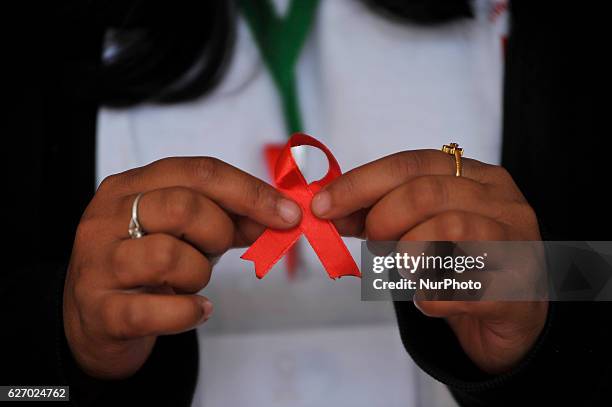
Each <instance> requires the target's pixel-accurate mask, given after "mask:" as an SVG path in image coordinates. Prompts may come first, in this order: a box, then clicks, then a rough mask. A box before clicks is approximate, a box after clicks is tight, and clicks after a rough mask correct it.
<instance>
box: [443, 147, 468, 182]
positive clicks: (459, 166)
mask: <svg viewBox="0 0 612 407" xmlns="http://www.w3.org/2000/svg"><path fill="white" fill-rule="evenodd" d="M442 152H443V153H446V154H450V155H452V156H453V157H455V176H456V177H460V176H461V173H462V172H463V163H462V162H461V156H462V155H463V149H462V148H461V147H459V144H457V143H450V144H444V145H443V146H442Z"/></svg>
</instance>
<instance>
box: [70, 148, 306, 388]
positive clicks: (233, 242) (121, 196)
mask: <svg viewBox="0 0 612 407" xmlns="http://www.w3.org/2000/svg"><path fill="white" fill-rule="evenodd" d="M141 192H142V193H143V195H142V197H141V199H140V203H139V206H138V215H139V216H138V217H139V221H140V223H141V226H142V228H143V229H144V230H145V231H146V232H147V234H146V235H145V236H144V237H142V238H140V239H130V238H129V237H128V232H127V228H128V225H129V221H130V217H131V208H132V204H133V202H134V199H135V198H136V196H137V195H138V194H139V193H141ZM300 216H301V212H300V209H299V207H298V206H297V204H295V203H294V202H293V201H290V200H287V199H285V198H283V196H282V195H281V194H280V193H278V192H277V191H276V190H275V189H274V188H272V187H271V186H269V185H268V184H266V183H264V182H263V181H261V180H259V179H257V178H255V177H252V176H250V175H248V174H246V173H244V172H242V171H240V170H238V169H237V168H234V167H232V166H230V165H228V164H226V163H223V162H221V161H219V160H216V159H214V158H168V159H164V160H160V161H157V162H155V163H152V164H150V165H147V166H146V167H142V168H137V169H133V170H130V171H127V172H124V173H122V174H118V175H114V176H111V177H109V178H107V179H106V180H104V182H103V183H102V185H100V188H99V189H98V191H97V193H96V194H95V196H94V198H93V200H92V201H91V203H90V204H89V206H88V207H87V209H86V211H85V213H84V215H83V217H82V219H81V222H80V224H79V227H78V230H77V233H76V239H75V243H74V247H73V251H72V257H71V261H70V265H69V269H68V275H67V277H66V283H65V288H64V310H63V313H64V327H65V329H64V330H65V334H66V338H67V339H68V344H69V346H70V349H71V351H72V354H73V355H74V357H75V359H76V361H77V363H78V364H79V365H80V366H81V368H82V369H83V370H84V371H85V372H87V373H88V374H90V375H92V376H94V377H99V378H107V379H108V378H110V379H112V378H123V377H127V376H129V375H131V374H133V373H135V372H136V371H137V370H138V369H139V368H140V367H141V366H142V365H143V364H144V362H145V361H146V360H147V358H148V356H149V355H150V353H151V351H152V349H153V346H154V344H155V340H156V337H157V336H159V335H166V334H174V333H179V332H183V331H187V330H190V329H193V328H194V327H196V326H197V325H198V324H201V323H202V322H204V321H206V320H207V319H208V318H209V317H210V315H211V312H212V304H211V303H210V301H209V300H208V299H206V298H205V297H202V296H199V295H197V294H196V293H197V292H199V291H200V290H201V289H202V288H204V287H205V286H206V285H207V284H208V282H209V280H210V276H211V267H212V264H211V263H212V257H216V256H220V255H221V254H222V253H224V252H225V251H226V250H228V249H229V248H231V247H235V246H244V245H248V244H250V243H251V242H252V241H254V240H255V239H256V238H257V237H258V236H259V234H261V232H262V231H263V230H264V228H265V227H272V228H277V229H286V228H290V227H293V226H294V225H295V224H297V223H298V222H299V219H300Z"/></svg>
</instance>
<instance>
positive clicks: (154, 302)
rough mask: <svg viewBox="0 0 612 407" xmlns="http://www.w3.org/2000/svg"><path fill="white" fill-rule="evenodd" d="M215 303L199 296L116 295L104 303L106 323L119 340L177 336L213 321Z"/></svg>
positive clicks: (102, 310)
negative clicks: (213, 305) (208, 320)
mask: <svg viewBox="0 0 612 407" xmlns="http://www.w3.org/2000/svg"><path fill="white" fill-rule="evenodd" d="M212 308H213V307H212V303H211V302H210V301H209V300H208V299H207V298H205V297H201V296H199V295H173V294H170V295H167V294H148V293H126V292H121V293H113V294H111V295H110V296H109V297H108V298H107V300H106V301H103V305H102V309H101V315H102V316H101V318H102V323H103V324H104V326H105V327H106V331H107V332H108V334H109V335H110V336H111V337H113V338H117V339H133V338H142V337H146V336H158V335H167V334H176V333H180V332H184V331H188V330H190V329H192V328H194V327H196V326H197V325H199V324H200V323H202V322H204V321H206V320H207V319H208V318H210V315H211V314H212Z"/></svg>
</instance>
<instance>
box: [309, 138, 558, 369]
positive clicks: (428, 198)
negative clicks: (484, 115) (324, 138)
mask: <svg viewBox="0 0 612 407" xmlns="http://www.w3.org/2000/svg"><path fill="white" fill-rule="evenodd" d="M454 173H455V162H454V157H452V156H450V155H448V154H445V153H442V152H440V151H435V150H420V151H406V152H401V153H397V154H393V155H390V156H387V157H384V158H382V159H379V160H377V161H374V162H371V163H368V164H366V165H363V166H361V167H359V168H356V169H354V170H352V171H349V172H347V173H345V174H344V175H342V176H341V177H339V178H338V179H336V180H335V181H334V182H332V183H331V184H329V185H328V186H327V187H325V188H324V189H323V190H322V191H321V192H319V193H318V194H317V195H316V196H315V198H314V199H313V202H312V210H313V213H315V215H317V216H319V217H321V218H324V219H331V220H333V221H334V222H335V224H336V226H337V227H338V229H339V230H340V232H341V233H343V234H345V235H352V236H360V237H367V238H368V239H371V240H379V241H394V240H412V241H478V240H481V241H483V240H493V241H500V240H541V237H540V232H539V229H538V224H537V220H536V217H535V214H534V212H533V210H532V209H531V207H530V206H529V205H528V203H527V202H526V200H525V198H524V197H523V195H522V194H521V192H520V191H519V189H518V187H517V186H516V184H515V183H514V181H513V180H512V178H511V176H510V175H509V174H508V172H507V171H505V170H504V169H503V168H501V167H498V166H493V165H488V164H484V163H481V162H478V161H475V160H469V159H463V176H462V177H459V178H458V177H455V176H454ZM415 304H416V306H417V307H418V308H419V309H420V310H421V311H422V312H423V313H424V314H426V315H428V316H431V317H438V318H444V319H445V320H446V321H447V322H448V324H449V325H450V327H451V329H452V330H453V331H454V332H455V334H456V335H457V338H458V339H459V342H460V343H461V346H462V347H463V350H464V351H465V352H466V354H467V355H468V356H469V357H470V358H471V359H472V360H473V361H474V363H475V364H476V365H477V366H479V367H480V368H481V369H482V370H484V371H486V372H489V373H502V372H504V371H507V370H508V369H510V368H512V367H513V366H515V365H516V364H517V363H518V362H519V361H520V360H521V359H522V358H523V357H524V356H525V354H526V353H527V351H528V350H529V349H530V348H531V347H532V346H533V344H534V342H535V340H536V339H537V337H538V336H539V334H540V332H541V331H542V328H543V326H544V322H545V320H546V315H547V312H548V303H547V302H546V301H534V302H518V301H515V302H501V301H497V302H492V301H491V302H462V301H415Z"/></svg>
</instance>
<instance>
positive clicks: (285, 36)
mask: <svg viewBox="0 0 612 407" xmlns="http://www.w3.org/2000/svg"><path fill="white" fill-rule="evenodd" d="M319 1H320V0H291V3H290V4H289V9H288V11H287V14H286V16H285V17H280V16H279V15H278V14H276V12H275V10H274V5H273V4H272V3H271V1H270V0H240V5H241V7H242V10H243V11H244V15H245V17H246V21H247V23H248V25H249V27H250V29H251V32H252V33H253V37H254V38H255V42H256V44H257V46H258V48H259V52H260V54H261V56H262V59H263V60H264V62H265V64H266V66H267V67H268V70H269V72H270V74H271V76H272V78H273V80H274V83H275V85H276V88H277V89H278V93H279V96H280V99H281V103H282V107H283V117H284V120H285V127H286V129H287V132H288V134H292V133H295V132H299V131H303V130H304V129H303V123H302V115H301V111H300V103H299V96H298V91H297V83H296V75H295V71H296V66H297V62H298V60H299V56H300V52H301V50H302V48H303V46H304V43H305V42H306V37H307V36H308V33H309V32H310V28H311V27H312V23H313V21H314V16H315V14H316V10H317V7H318V5H319Z"/></svg>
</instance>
